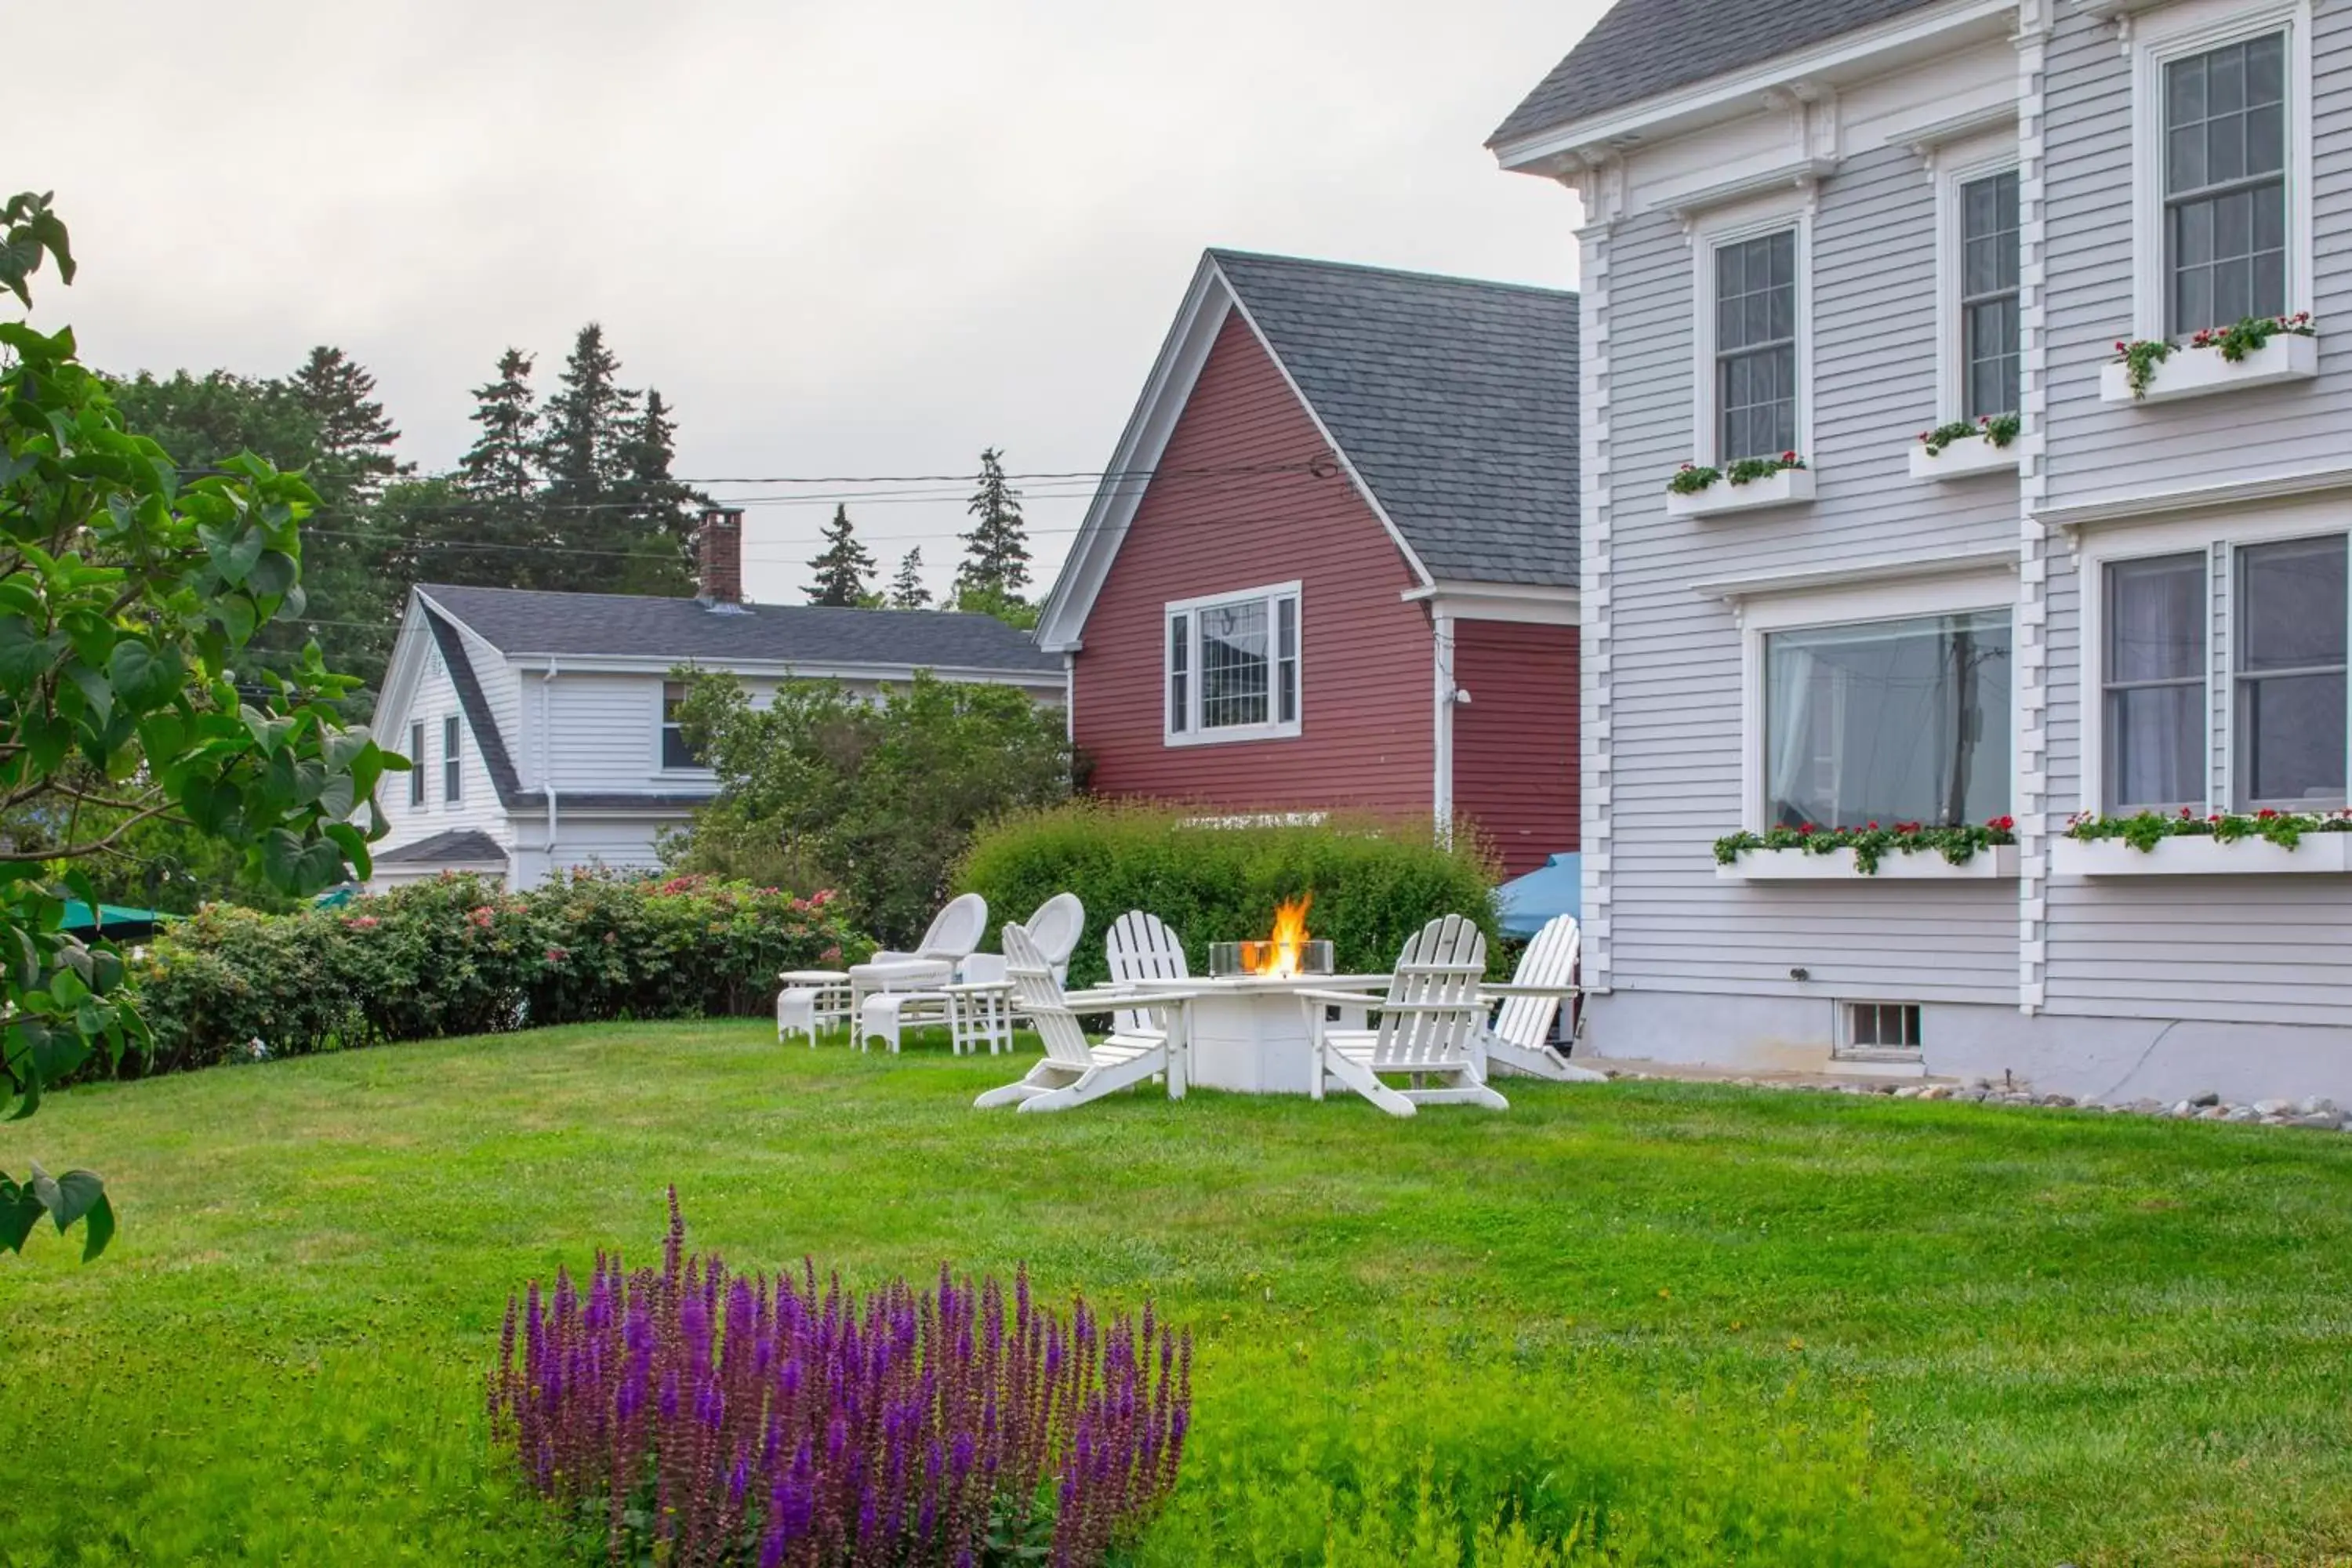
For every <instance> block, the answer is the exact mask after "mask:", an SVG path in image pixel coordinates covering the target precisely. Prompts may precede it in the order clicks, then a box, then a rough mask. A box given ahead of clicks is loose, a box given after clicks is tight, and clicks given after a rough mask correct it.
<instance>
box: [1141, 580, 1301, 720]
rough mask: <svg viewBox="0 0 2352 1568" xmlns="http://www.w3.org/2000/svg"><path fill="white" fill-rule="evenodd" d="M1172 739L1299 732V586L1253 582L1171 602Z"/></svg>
mask: <svg viewBox="0 0 2352 1568" xmlns="http://www.w3.org/2000/svg"><path fill="white" fill-rule="evenodd" d="M1165 618H1166V626H1167V637H1166V644H1165V646H1166V657H1167V662H1166V674H1165V693H1166V710H1165V712H1166V728H1165V735H1166V739H1167V742H1168V743H1169V744H1170V745H1195V744H1199V743H1202V742H1213V741H1252V740H1268V739H1275V738H1277V737H1282V736H1288V735H1296V734H1297V733H1298V732H1299V728H1300V726H1299V709H1300V702H1301V697H1300V689H1299V639H1300V625H1299V589H1298V584H1296V583H1286V584H1279V585H1276V586H1275V587H1270V588H1252V589H1249V590H1247V591H1246V592H1244V593H1239V594H1223V595H1216V596H1214V597H1212V598H1203V599H1186V600H1183V601H1181V602H1179V603H1175V604H1171V605H1168V606H1167V608H1166V617H1165Z"/></svg>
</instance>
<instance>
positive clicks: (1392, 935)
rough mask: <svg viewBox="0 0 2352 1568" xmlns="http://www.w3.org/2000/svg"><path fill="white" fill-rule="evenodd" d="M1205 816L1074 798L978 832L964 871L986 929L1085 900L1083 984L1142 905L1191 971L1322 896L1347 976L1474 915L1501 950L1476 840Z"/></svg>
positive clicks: (1073, 970) (1315, 924) (1379, 967)
mask: <svg viewBox="0 0 2352 1568" xmlns="http://www.w3.org/2000/svg"><path fill="white" fill-rule="evenodd" d="M1201 821H1202V818H1201V815H1200V813H1199V812H1198V811H1197V810H1183V809H1175V808H1169V807H1164V806H1152V805H1137V804H1133V803H1108V802H1102V801H1077V802H1074V803H1072V804H1071V805H1066V806H1059V807H1056V808H1055V809H1054V810H1051V811H1045V812H1040V813H1036V814H1034V815H1031V816H1020V817H1015V818H1013V819H1011V820H1009V821H1006V822H1003V823H1001V824H999V825H997V826H994V827H992V828H991V829H989V830H987V831H986V832H983V833H982V835H981V836H980V837H979V838H978V839H977V840H976V841H974V843H973V845H972V847H971V850H970V851H969V852H967V853H966V855H965V857H964V859H963V863H962V865H961V867H960V868H958V870H957V874H956V886H957V888H958V889H959V890H961V891H968V892H976V893H979V894H980V895H981V896H982V897H983V898H985V899H986V900H988V908H989V921H990V923H991V924H992V925H993V926H1001V925H1002V924H1003V922H1004V921H1014V920H1020V919H1022V918H1024V917H1025V916H1026V915H1027V914H1028V913H1029V911H1030V910H1034V909H1035V908H1036V907H1037V906H1038V905H1039V904H1041V903H1043V902H1045V900H1046V899H1048V898H1050V897H1052V896H1053V895H1054V894H1055V893H1059V892H1073V893H1076V894H1077V896H1078V897H1079V899H1080V900H1083V901H1084V902H1085V904H1086V906H1087V934H1086V938H1085V940H1084V941H1082V942H1080V943H1079V944H1078V951H1077V952H1076V954H1075V955H1074V956H1073V958H1072V960H1071V963H1070V980H1071V983H1072V984H1075V985H1087V984H1097V983H1098V982H1100V981H1101V980H1102V979H1103V978H1104V977H1105V975H1106V973H1107V968H1106V963H1105V960H1104V956H1103V933H1104V932H1105V931H1108V929H1109V927H1110V923H1111V921H1115V920H1117V919H1118V917H1119V916H1120V915H1122V914H1124V913H1126V912H1127V911H1128V910H1149V911H1150V912H1151V913H1153V914H1155V915H1158V916H1159V917H1160V919H1161V920H1163V921H1167V922H1168V925H1169V928H1170V929H1171V930H1172V931H1175V932H1176V934H1177V935H1178V936H1179V937H1181V939H1182V940H1183V942H1184V951H1185V955H1186V957H1187V958H1188V959H1190V960H1191V962H1192V968H1193V972H1194V973H1206V971H1207V966H1208V957H1209V944H1210V943H1211V942H1230V941H1234V940H1237V939H1242V938H1247V937H1260V936H1264V935H1265V934H1266V929H1267V927H1268V926H1269V925H1270V924H1271V923H1272V921H1273V919H1274V906H1275V905H1276V903H1278V902H1280V901H1281V900H1284V899H1287V898H1294V897H1296V896H1297V895H1298V894H1300V893H1307V892H1311V893H1313V894H1314V895H1315V907H1314V910H1313V911H1312V912H1311V913H1310V914H1309V915H1308V917H1307V926H1308V929H1309V931H1311V932H1312V934H1314V935H1316V936H1318V937H1328V938H1330V939H1331V942H1332V946H1333V953H1334V957H1335V960H1336V962H1337V963H1338V965H1339V968H1340V970H1341V971H1343V972H1347V973H1386V972H1387V971H1388V970H1390V969H1391V968H1393V967H1394V966H1395V964H1396V958H1397V953H1398V952H1399V951H1400V950H1402V948H1403V946H1404V943H1405V939H1406V938H1407V937H1409V936H1410V935H1412V933H1413V932H1414V931H1419V930H1420V929H1421V928H1422V927H1423V925H1424V924H1426V923H1428V922H1429V921H1431V920H1433V919H1434V918H1436V917H1437V916H1439V915H1445V914H1460V915H1467V916H1469V917H1470V918H1472V919H1473V920H1475V921H1477V922H1478V923H1479V924H1480V925H1481V926H1482V927H1484V928H1485V929H1486V941H1487V949H1488V953H1489V964H1490V966H1492V965H1493V964H1494V963H1495V962H1496V957H1497V956H1498V953H1499V948H1500V943H1499V941H1498V939H1497V934H1496V910H1495V896H1494V890H1493V889H1494V887H1495V884H1496V881H1497V880H1498V879H1499V878H1498V874H1497V872H1496V867H1495V865H1494V863H1493V861H1492V860H1491V859H1490V858H1488V857H1487V856H1486V854H1484V853H1483V852H1482V851H1481V850H1480V849H1479V848H1477V847H1475V846H1474V845H1473V844H1472V843H1470V842H1469V840H1468V837H1467V836H1466V835H1465V836H1464V837H1463V838H1462V839H1461V840H1460V841H1459V842H1458V843H1456V844H1455V845H1454V846H1450V847H1449V846H1447V845H1445V844H1443V843H1440V842H1438V841H1437V837H1436V835H1435V834H1434V833H1433V832H1432V831H1431V830H1430V828H1429V826H1427V825H1426V824H1422V823H1395V822H1381V821H1377V820H1369V819H1365V820H1354V821H1334V822H1328V823H1324V824H1320V825H1316V826H1306V825H1297V826H1293V825H1288V824H1269V825H1258V824H1255V823H1251V824H1247V825H1242V826H1200V825H1199V824H1200V823H1201Z"/></svg>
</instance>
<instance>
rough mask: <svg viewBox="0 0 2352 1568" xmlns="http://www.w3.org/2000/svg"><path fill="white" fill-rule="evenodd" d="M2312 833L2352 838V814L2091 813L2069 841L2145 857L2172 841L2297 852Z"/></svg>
mask: <svg viewBox="0 0 2352 1568" xmlns="http://www.w3.org/2000/svg"><path fill="white" fill-rule="evenodd" d="M2306 833H2352V811H2254V812H2239V811H2216V812H2210V813H2208V814H2207V815H2206V816H2198V815H2197V814H2196V813H2194V812H2192V811H2190V810H2189V808H2188V807H2187V806H2185V805H2184V806H2182V807H2181V808H2180V812H2179V815H2178V816H2165V815H2164V814H2163V813H2161V812H2155V811H2143V812H2139V813H2137V815H2135V816H2100V815H2098V814H2097V813H2090V814H2086V815H2084V816H2076V817H2074V819H2073V820H2072V821H2070V822H2068V823H2067V825H2066V837H2069V838H2074V839H2079V840H2081V841H2082V842H2084V843H2085V844H2095V843H2097V842H2099V841H2100V840H2102V839H2107V838H2120V839H2122V840H2123V841H2124V842H2125V843H2126V844H2128V845H2130V846H2131V847H2133V848H2135V849H2137V850H2138V851H2139V852H2140V853H2141V854H2143V855H2150V854H2154V853H2155V852H2156V847H2157V845H2158V844H2159V843H2161V842H2162V841H2163V840H2165V839H2167V838H2211V839H2215V840H2217V841H2219V842H2221V843H2223V844H2235V843H2237V842H2238V841H2239V840H2241V839H2244V838H2260V839H2263V840H2264V841H2266V842H2268V843H2272V844H2275V845H2277V846H2278V847H2280V848H2282V849H2292V848H2294V847H2295V846H2296V845H2297V844H2299V843H2301V842H2302V841H2303V836H2304V835H2305V834H2306Z"/></svg>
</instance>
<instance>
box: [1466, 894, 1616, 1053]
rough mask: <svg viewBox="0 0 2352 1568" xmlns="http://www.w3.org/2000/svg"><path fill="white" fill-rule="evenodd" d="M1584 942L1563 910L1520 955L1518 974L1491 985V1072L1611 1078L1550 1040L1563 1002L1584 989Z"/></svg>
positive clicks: (1487, 997)
mask: <svg viewBox="0 0 2352 1568" xmlns="http://www.w3.org/2000/svg"><path fill="white" fill-rule="evenodd" d="M1582 943H1583V936H1582V933H1581V932H1580V931H1579V930H1578V929H1577V924H1576V917H1575V916H1574V915H1560V916H1558V917H1556V918H1554V919H1553V920H1551V921H1548V922H1546V923H1545V925H1544V928H1543V930H1541V931H1538V932H1536V937H1535V940H1534V941H1533V942H1529V943H1528V950H1527V952H1524V953H1522V954H1520V955H1519V968H1518V973H1516V974H1514V975H1512V976H1511V983H1510V984H1507V985H1488V986H1486V987H1485V988H1483V989H1482V990H1481V991H1480V993H1479V1000H1481V1001H1482V1002H1484V1003H1486V1005H1488V1006H1493V1005H1495V1004H1496V1002H1500V1003H1501V1004H1502V1005H1501V1006H1500V1007H1496V1009H1495V1016H1493V1017H1492V1018H1491V1019H1489V1020H1488V1021H1487V1024H1486V1029H1485V1031H1484V1033H1483V1034H1482V1035H1481V1037H1480V1039H1479V1044H1480V1045H1481V1046H1483V1047H1485V1050H1486V1070H1487V1071H1488V1072H1489V1073H1497V1072H1501V1073H1518V1074H1520V1075H1522V1076H1524V1077H1527V1078H1548V1079H1553V1080H1554V1081H1556V1082H1559V1083H1606V1082H1607V1081H1609V1080H1608V1077H1607V1075H1606V1074H1603V1073H1597V1072H1594V1071H1593V1070H1592V1069H1591V1068H1585V1067H1578V1066H1577V1065H1575V1064H1574V1063H1572V1062H1570V1061H1568V1060H1567V1059H1565V1058H1562V1057H1561V1056H1560V1054H1559V1052H1558V1051H1555V1050H1553V1049H1552V1048H1551V1047H1550V1045H1549V1044H1548V1043H1547V1042H1549V1040H1550V1038H1551V1026H1552V1021H1553V1020H1554V1019H1556V1018H1558V1017H1559V1010H1560V1006H1561V1005H1562V1004H1564V1003H1566V1004H1572V1003H1574V1001H1575V1000H1576V998H1577V997H1579V996H1580V995H1581V994H1583V991H1582V988H1581V987H1580V986H1579V985H1578V984H1576V960H1577V955H1578V953H1579V952H1580V951H1581V948H1582Z"/></svg>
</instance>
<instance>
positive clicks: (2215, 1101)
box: [2189, 1089, 2221, 1108]
mask: <svg viewBox="0 0 2352 1568" xmlns="http://www.w3.org/2000/svg"><path fill="white" fill-rule="evenodd" d="M2189 1104H2191V1105H2194V1106H2198V1107H2200V1108H2201V1107H2204V1106H2208V1105H2219V1104H2221V1093H2220V1091H2219V1090H2216V1089H2205V1090H2203V1091H2202V1092H2201V1093H2198V1094H2192V1095H2190V1096H2189Z"/></svg>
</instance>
